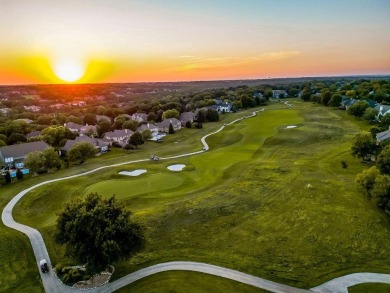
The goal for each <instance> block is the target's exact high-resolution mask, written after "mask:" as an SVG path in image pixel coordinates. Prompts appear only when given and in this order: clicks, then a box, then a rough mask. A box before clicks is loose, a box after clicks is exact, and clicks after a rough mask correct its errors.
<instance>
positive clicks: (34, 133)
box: [26, 131, 41, 138]
mask: <svg viewBox="0 0 390 293" xmlns="http://www.w3.org/2000/svg"><path fill="white" fill-rule="evenodd" d="M40 135H41V131H33V132H30V133H28V134H27V135H26V137H27V138H32V137H37V136H40Z"/></svg>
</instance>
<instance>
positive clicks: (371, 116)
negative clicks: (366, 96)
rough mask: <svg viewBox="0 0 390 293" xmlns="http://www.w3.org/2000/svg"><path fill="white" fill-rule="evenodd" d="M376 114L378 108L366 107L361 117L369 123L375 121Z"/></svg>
mask: <svg viewBox="0 0 390 293" xmlns="http://www.w3.org/2000/svg"><path fill="white" fill-rule="evenodd" d="M377 115H378V110H375V109H372V108H370V107H368V108H367V109H366V110H365V111H364V114H363V119H364V120H367V121H368V122H370V123H371V124H373V123H374V122H375V121H376V116H377Z"/></svg>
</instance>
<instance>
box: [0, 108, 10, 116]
mask: <svg viewBox="0 0 390 293" xmlns="http://www.w3.org/2000/svg"><path fill="white" fill-rule="evenodd" d="M10 112H11V109H10V108H1V109H0V114H3V115H7V114H8V113H10Z"/></svg>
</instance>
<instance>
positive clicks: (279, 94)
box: [272, 90, 288, 99]
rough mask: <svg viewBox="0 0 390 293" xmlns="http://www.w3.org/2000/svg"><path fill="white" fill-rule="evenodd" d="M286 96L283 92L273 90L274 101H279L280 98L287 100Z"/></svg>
mask: <svg viewBox="0 0 390 293" xmlns="http://www.w3.org/2000/svg"><path fill="white" fill-rule="evenodd" d="M287 96H288V94H287V92H286V91H285V90H273V91H272V97H273V98H274V99H279V98H280V97H283V98H287Z"/></svg>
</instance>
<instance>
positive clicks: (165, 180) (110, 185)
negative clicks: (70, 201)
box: [84, 173, 185, 199]
mask: <svg viewBox="0 0 390 293" xmlns="http://www.w3.org/2000/svg"><path fill="white" fill-rule="evenodd" d="M184 181H185V180H184V179H183V177H182V176H180V175H179V174H169V173H167V174H164V173H157V174H152V175H149V176H145V177H141V178H131V177H126V178H125V179H113V180H105V181H101V182H98V183H96V184H93V185H90V186H89V187H88V188H86V189H85V191H84V195H87V194H89V193H91V192H97V193H99V194H101V195H103V196H105V197H109V196H112V195H113V194H115V196H116V198H117V199H124V198H130V197H133V196H137V195H141V194H150V193H153V192H156V191H163V190H169V189H173V188H177V187H179V186H180V185H182V184H183V182H184Z"/></svg>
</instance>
